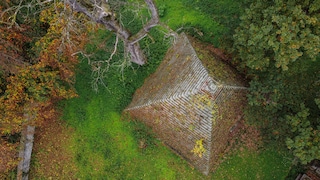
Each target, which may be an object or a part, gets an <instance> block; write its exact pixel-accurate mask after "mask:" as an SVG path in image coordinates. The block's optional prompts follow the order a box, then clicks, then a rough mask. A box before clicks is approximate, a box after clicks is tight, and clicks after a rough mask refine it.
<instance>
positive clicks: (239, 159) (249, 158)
mask: <svg viewBox="0 0 320 180" xmlns="http://www.w3.org/2000/svg"><path fill="white" fill-rule="evenodd" d="M291 160H292V157H291V156H290V155H289V154H288V153H285V152H279V151H276V150H271V149H265V150H261V151H258V152H257V151H251V150H248V149H243V150H239V151H237V152H235V153H234V154H233V155H231V156H229V157H227V159H226V160H225V161H224V162H223V163H222V164H221V165H220V166H219V168H218V169H217V171H216V172H215V173H214V174H213V176H212V179H225V180H246V179H257V180H259V179H263V180H278V179H285V177H286V176H287V174H288V172H289V169H290V166H291Z"/></svg>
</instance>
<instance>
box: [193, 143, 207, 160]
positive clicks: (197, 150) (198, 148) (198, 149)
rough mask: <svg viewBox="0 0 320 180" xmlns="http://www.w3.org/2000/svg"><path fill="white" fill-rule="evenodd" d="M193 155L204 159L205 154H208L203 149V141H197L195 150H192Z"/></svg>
mask: <svg viewBox="0 0 320 180" xmlns="http://www.w3.org/2000/svg"><path fill="white" fill-rule="evenodd" d="M191 152H192V153H194V154H195V155H198V156H199V157H200V158H202V156H203V153H205V152H206V149H205V148H204V147H203V139H200V140H197V141H196V144H195V146H194V148H193V149H192V150H191Z"/></svg>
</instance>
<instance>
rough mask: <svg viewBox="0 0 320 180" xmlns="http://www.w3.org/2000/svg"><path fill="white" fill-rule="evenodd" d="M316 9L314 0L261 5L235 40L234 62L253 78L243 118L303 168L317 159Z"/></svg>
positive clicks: (249, 15) (246, 19)
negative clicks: (284, 148) (285, 149)
mask: <svg viewBox="0 0 320 180" xmlns="http://www.w3.org/2000/svg"><path fill="white" fill-rule="evenodd" d="M319 8H320V6H319V4H317V1H297V0H295V1H286V0H278V1H262V0H260V1H257V2H254V3H252V4H251V6H250V8H249V9H246V11H245V15H244V16H242V17H241V24H240V27H239V29H238V30H237V32H236V34H235V35H234V38H235V44H234V47H233V48H234V52H235V54H234V57H235V58H236V63H238V64H239V65H240V67H239V68H240V69H242V70H244V71H245V72H246V73H247V75H248V77H249V78H251V82H250V88H249V90H250V94H249V95H248V102H249V107H248V109H247V112H246V116H247V118H248V119H250V120H251V122H255V123H257V124H259V125H260V126H261V127H262V129H263V130H264V133H265V135H267V137H269V138H268V140H280V141H279V142H286V144H287V146H288V148H290V149H292V150H293V153H294V155H295V156H296V157H298V158H300V160H301V161H302V162H303V163H306V162H308V161H310V160H311V159H312V158H317V157H318V156H319V155H318V154H317V153H315V151H319V150H318V148H317V141H318V140H317V137H316V135H314V134H313V133H315V132H318V130H317V128H318V126H319V121H318V112H319V109H318V107H317V105H316V102H315V101H314V99H315V98H317V96H318V94H319V87H320V84H319V78H320V76H319V74H320V71H319V66H320V64H319V63H320V62H319V52H320V41H319V40H320V39H319V38H320V31H319V27H320V24H319V21H318V19H319V13H318V11H319ZM300 104H304V105H305V106H304V107H303V108H302V107H301V106H300ZM306 109H308V110H309V114H310V115H307V114H306V113H305V112H306ZM297 122H299V123H297ZM302 140H303V141H305V142H304V143H305V144H304V143H301V141H302ZM278 144H280V143H278Z"/></svg>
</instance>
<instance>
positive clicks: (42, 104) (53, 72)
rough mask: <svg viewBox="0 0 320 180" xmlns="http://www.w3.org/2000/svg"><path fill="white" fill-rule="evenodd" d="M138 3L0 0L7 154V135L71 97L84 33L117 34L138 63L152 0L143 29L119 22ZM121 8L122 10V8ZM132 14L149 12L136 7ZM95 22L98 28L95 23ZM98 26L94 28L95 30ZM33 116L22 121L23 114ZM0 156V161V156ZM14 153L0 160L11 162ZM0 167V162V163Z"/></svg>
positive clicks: (0, 125) (0, 94)
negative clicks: (98, 31) (128, 26)
mask: <svg viewBox="0 0 320 180" xmlns="http://www.w3.org/2000/svg"><path fill="white" fill-rule="evenodd" d="M140 2H141V1H137V2H136V3H134V4H135V6H132V7H130V6H129V5H128V4H129V3H128V2H127V1H123V0H118V1H112V2H109V1H108V0H83V1H80V0H79V1H77V0H60V1H59V0H58V1H53V0H5V1H1V2H0V37H1V38H0V72H1V74H0V75H1V77H0V82H1V85H0V88H1V89H0V134H1V139H0V145H1V146H0V149H2V148H4V149H5V150H6V151H3V152H8V153H7V154H11V155H12V154H14V153H10V152H12V150H15V149H16V148H15V147H16V143H11V144H10V143H8V141H7V140H6V139H8V138H7V137H12V136H14V135H16V134H19V133H20V132H21V130H22V129H23V128H24V127H25V126H26V125H29V124H33V125H39V124H41V123H43V122H44V120H45V119H46V118H49V117H50V116H52V115H53V114H54V111H55V109H54V107H53V104H54V102H56V101H57V100H60V99H66V98H72V97H75V96H76V93H75V91H74V89H73V87H72V84H73V83H74V70H75V65H76V64H77V63H78V59H77V54H78V53H82V52H83V50H84V46H85V44H86V43H87V42H88V40H89V34H90V33H94V32H95V31H96V30H97V29H98V28H101V27H104V28H105V29H107V30H109V31H111V32H113V33H114V34H115V35H116V37H117V38H116V42H115V45H114V50H113V52H112V53H111V55H110V58H109V59H108V60H106V61H105V62H107V63H109V62H110V60H111V59H112V56H113V55H114V54H115V52H116V50H117V46H118V39H121V40H122V41H123V44H124V49H125V56H128V57H129V59H130V60H131V61H132V62H134V63H136V64H139V65H143V64H144V63H145V62H146V60H145V57H144V55H143V52H142V50H141V48H140V46H139V41H140V40H141V39H143V38H144V37H145V36H146V35H147V33H148V32H149V31H150V29H151V28H152V27H154V26H156V25H157V24H158V21H159V18H158V12H157V9H156V7H155V4H154V2H153V1H152V0H145V3H146V5H147V6H146V7H147V8H148V9H149V12H150V13H149V14H150V15H151V17H149V19H148V20H147V22H146V23H145V24H144V25H143V27H142V29H141V30H139V31H137V32H136V33H135V34H131V33H130V31H129V30H128V29H126V28H125V26H124V25H123V22H122V21H121V20H122V15H123V14H122V13H123V12H124V11H127V10H128V8H129V9H131V10H132V11H136V10H135V9H140V8H141V5H140ZM124 7H125V8H126V9H124ZM135 15H137V16H142V15H147V16H149V15H148V13H145V12H141V11H140V10H139V11H136V12H135ZM97 24H98V25H99V26H98V25H97ZM97 27H98V28H97ZM26 114H28V115H33V116H34V120H33V121H31V122H30V121H28V122H27V121H26V120H25V115H26ZM0 160H2V159H0ZM16 160H17V159H16V158H15V157H14V156H12V157H8V159H6V160H5V162H1V164H2V165H3V167H7V168H11V167H12V165H14V164H16ZM1 168H2V166H1Z"/></svg>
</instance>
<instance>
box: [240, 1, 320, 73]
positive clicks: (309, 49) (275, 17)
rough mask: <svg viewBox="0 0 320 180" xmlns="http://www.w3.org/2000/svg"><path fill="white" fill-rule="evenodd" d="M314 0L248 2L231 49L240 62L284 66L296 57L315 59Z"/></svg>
mask: <svg viewBox="0 0 320 180" xmlns="http://www.w3.org/2000/svg"><path fill="white" fill-rule="evenodd" d="M318 9H319V5H318V4H317V1H316V0H315V1H298V0H294V1H291V0H290V1H287V0H278V1H274V2H273V1H270V2H266V1H262V0H259V1H257V2H255V3H252V4H251V6H250V8H249V9H246V11H245V15H243V16H242V17H241V24H240V28H239V29H238V31H237V32H236V34H235V35H234V38H235V44H234V49H235V50H236V51H237V52H238V53H239V57H240V58H241V59H243V60H244V61H243V64H244V66H246V67H248V68H250V69H254V70H262V71H264V70H267V69H268V67H270V66H276V67H277V68H280V67H281V69H282V70H288V65H289V64H290V63H292V62H295V61H297V60H301V59H302V58H301V57H304V58H303V59H305V58H307V59H311V60H315V59H316V57H317V55H318V54H319V52H320V31H319V26H320V24H319V21H318V19H319V17H320V14H319V13H318Z"/></svg>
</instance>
